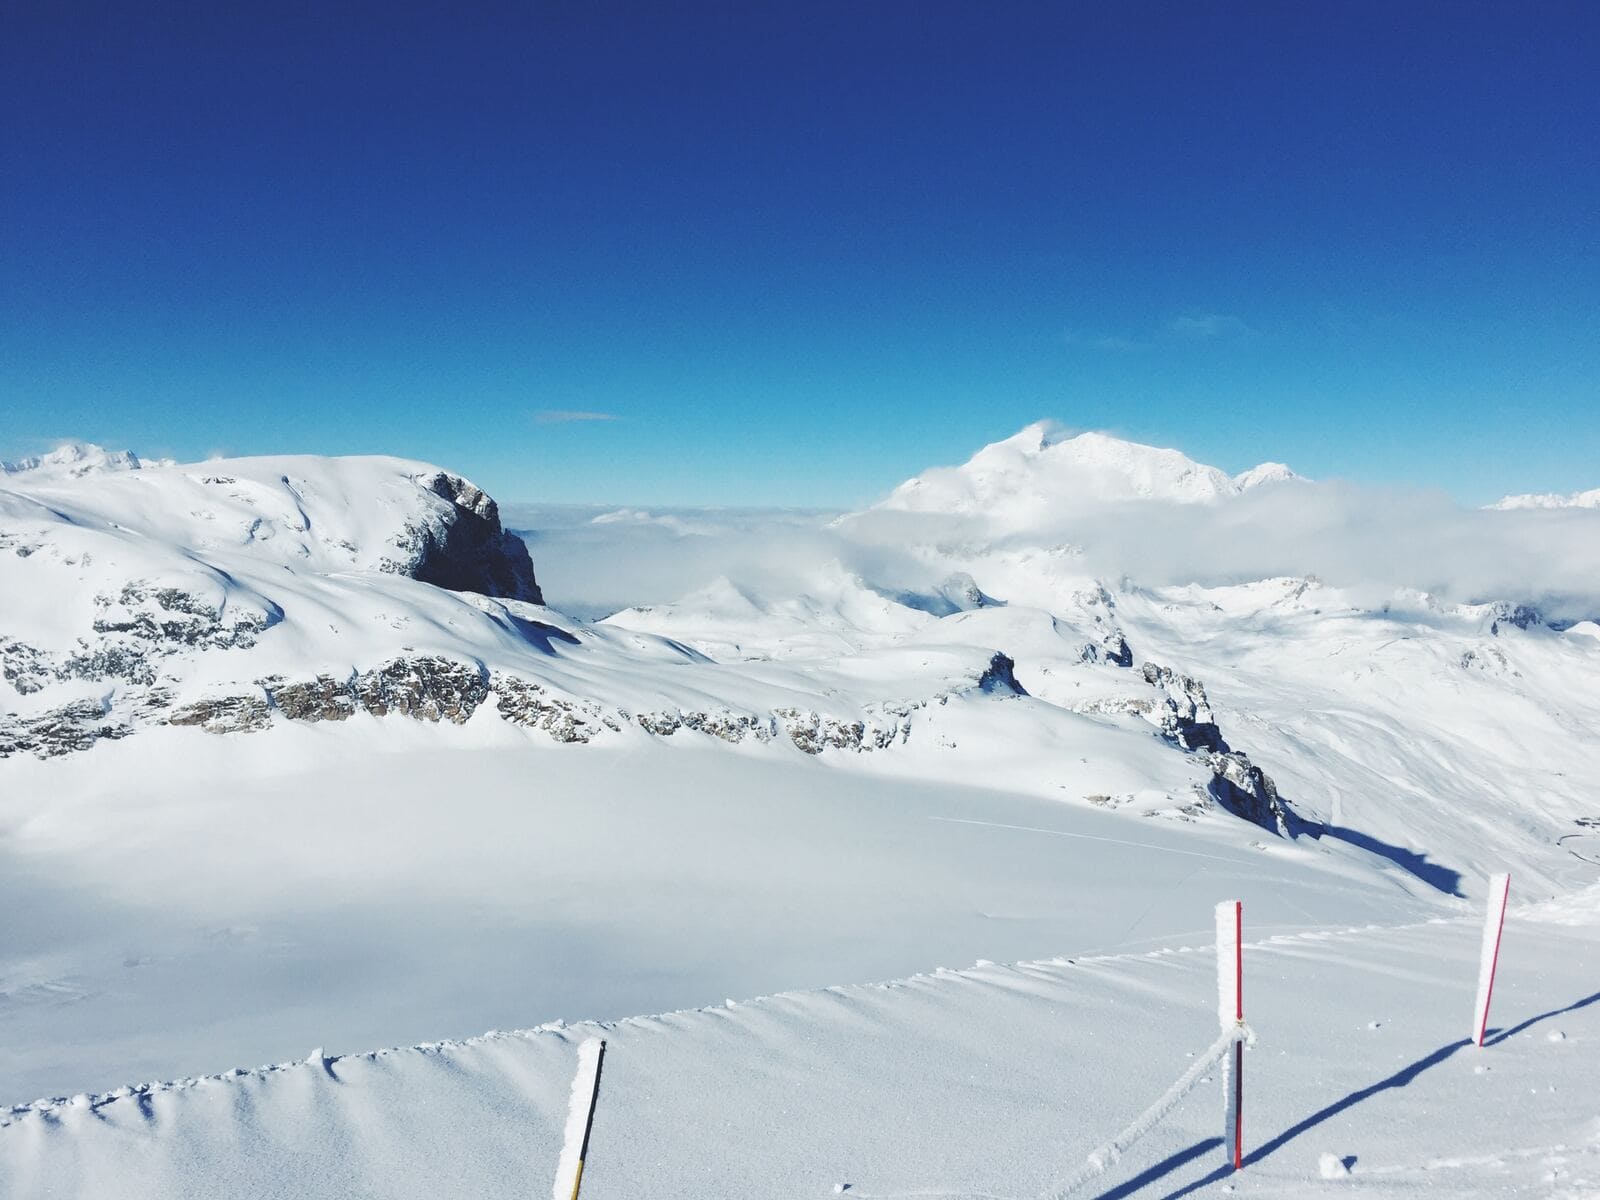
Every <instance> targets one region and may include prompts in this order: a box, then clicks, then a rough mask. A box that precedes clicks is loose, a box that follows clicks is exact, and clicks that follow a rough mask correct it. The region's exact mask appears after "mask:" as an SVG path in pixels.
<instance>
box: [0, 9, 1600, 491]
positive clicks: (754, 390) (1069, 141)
mask: <svg viewBox="0 0 1600 1200" xmlns="http://www.w3.org/2000/svg"><path fill="white" fill-rule="evenodd" d="M134 10H137V11H134ZM247 10H248V11H247ZM5 24H6V34H5V36H4V38H0V111H3V112H4V113H5V114H6V117H5V119H4V120H3V121H0V456H8V457H11V456H16V455H18V454H22V453H27V452H31V451H34V450H37V449H39V448H41V447H43V446H46V445H48V444H49V443H50V442H51V441H53V440H57V439H61V438H67V437H74V438H86V439H90V440H94V441H100V442H103V443H108V444H112V445H117V446H123V445H126V446H130V447H132V448H134V449H137V450H140V451H143V452H149V453H164V454H173V455H177V456H179V457H198V456H202V455H205V454H207V453H210V452H213V451H225V452H230V453H276V452H284V451H311V452H319V453H357V452H383V453H396V454H404V455H408V456H413V457H420V458H427V459H430V460H433V461H437V462H442V463H445V464H447V465H450V466H452V467H454V468H456V469H458V470H461V471H464V472H466V473H467V474H469V475H472V476H473V477H474V478H476V479H477V480H478V481H479V482H480V483H482V484H484V485H485V486H486V487H488V488H489V489H490V490H491V491H493V492H494V493H496V494H497V495H499V496H501V497H502V498H503V499H507V500H524V501H618V502H628V503H662V504H666V503H677V504H683V503H717V504H742V503H748V504H797V505H812V504H816V505H830V504H854V503H858V502H861V501H865V500H868V499H871V498H873V497H875V496H876V495H879V494H881V493H882V492H884V491H886V490H887V489H888V488H889V487H890V486H892V485H893V484H894V483H895V482H896V481H898V480H899V479H901V478H903V477H905V476H907V475H909V474H912V473H914V472H916V471H918V470H920V469H921V468H923V467H925V466H927V465H931V464H933V463H940V462H954V461H960V460H962V459H964V458H965V457H967V456H968V455H969V454H970V453H971V452H972V451H973V450H974V449H976V448H977V447H978V446H979V445H981V444H983V443H984V442H987V441H991V440H994V439H995V438H998V437H1003V436H1006V435H1007V434H1009V433H1012V432H1014V431H1015V430H1016V429H1017V428H1020V427H1021V426H1022V425H1024V424H1026V423H1027V422H1029V421H1031V420H1034V419H1036V418H1038V417H1046V416H1048V417H1055V418H1057V419H1060V420H1062V421H1064V422H1066V423H1067V424H1069V425H1073V426H1080V427H1085V428H1104V429H1110V430H1112V431H1114V432H1118V433H1121V434H1123V435H1125V436H1129V437H1133V438H1136V439H1139V440H1142V441H1150V442H1155V443H1159V444H1165V445H1176V446H1178V447H1179V448H1181V449H1183V450H1185V451H1186V452H1188V453H1190V454H1191V455H1193V456H1195V457H1197V458H1200V459H1202V460H1204V461H1208V462H1212V463H1215V464H1216V465H1219V466H1222V467H1225V468H1227V469H1230V470H1238V469H1241V468H1243V467H1246V466H1249V465H1251V464H1253V463H1255V462H1257V461H1259V460H1262V459H1268V458H1272V459H1282V460H1286V461H1288V462H1290V463H1291V464H1292V465H1294V466H1295V467H1296V468H1297V469H1299V470H1301V471H1302V472H1304V473H1307V474H1311V475H1315V476H1319V477H1328V476H1343V477H1347V478H1352V479H1357V480H1366V481H1374V482H1403V483H1410V484H1416V485H1420V486H1424V487H1438V488H1444V489H1446V490H1448V491H1450V492H1451V493H1453V494H1455V495H1457V496H1458V497H1460V498H1462V499H1463V500H1466V501H1469V502H1477V501H1481V500H1486V499H1490V498H1492V497H1494V496H1497V495H1499V494H1501V493H1503V492H1507V491H1526V490H1573V489H1577V488H1581V487H1593V486H1596V485H1600V153H1597V152H1596V146H1595V130H1596V129H1600V87H1596V86H1595V82H1594V81H1595V78H1596V77H1597V75H1600V9H1597V8H1596V7H1595V6H1594V5H1592V4H1571V5H1563V4H1539V5H1511V4H1506V5H1500V6H1496V5H1481V4H1469V3H1461V2H1459V0H1457V2H1455V3H1449V4H1439V5H1426V4H1399V5H1397V4H1393V3H1383V4H1370V5H1368V4H1360V3H1351V4H1338V5H1328V6H1305V5H1293V4H1269V5H1261V6H1259V7H1258V6H1251V5H1239V4H1216V5H1174V4H1155V5H1143V4H1136V3H1133V4H1125V3H1118V4H1109V3H1108V4H1101V5H1087V4H1070V3H1061V4H1034V3H998V4H989V3H983V4H979V3H970V4H942V3H935V2H919V3H904V4H897V3H880V2H868V3H852V4H838V5H834V4H828V3H815V4H806V5H782V6H780V5H767V4H761V3H750V2H748V0H746V2H744V3H717V4H686V5H659V4H649V5H638V6H633V5H620V4H610V3H605V2H604V0H596V2H593V3H579V2H577V0H561V2H558V3H521V4H508V5H504V6H496V5H492V4H485V5H478V6H470V5H466V6H463V5H457V6H448V7H447V6H444V5H439V6H437V7H425V6H414V5H406V4H403V3H401V4H383V5H377V4H374V5H367V6H364V5H361V4H338V5H312V4H294V3H288V4H284V5H281V6H280V5H272V6H267V5H260V6H245V5H200V4H185V5H173V6H164V5H162V4H160V3H152V4H139V5H123V4H118V5H105V6H86V5H76V4H73V3H71V2H70V0H65V2H61V3H50V4H46V3H42V2H40V3H33V2H29V0H23V2H22V3H19V4H14V5H10V6H8V8H7V11H6V17H5ZM576 414H590V415H599V414H603V415H605V416H606V417H608V418H611V419H562V418H563V416H565V417H566V418H573V417H574V416H575V415H576Z"/></svg>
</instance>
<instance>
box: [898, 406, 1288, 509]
mask: <svg viewBox="0 0 1600 1200" xmlns="http://www.w3.org/2000/svg"><path fill="white" fill-rule="evenodd" d="M1296 478H1298V476H1296V475H1295V473H1294V472H1293V471H1291V470H1290V469H1289V468H1288V467H1286V466H1284V465H1283V464H1282V463H1263V464H1261V465H1260V466H1258V467H1254V468H1252V469H1251V470H1249V471H1246V472H1244V473H1243V474H1241V475H1239V476H1238V477H1236V478H1234V477H1230V476H1228V475H1227V474H1226V473H1225V472H1223V471H1220V470H1218V469H1217V468H1216V467H1210V466H1206V465H1205V464H1203V463H1198V462H1195V461H1194V460H1193V459H1191V458H1189V457H1188V456H1187V455H1185V454H1183V453H1181V452H1180V451H1177V450H1169V449H1163V448H1161V447H1157V446H1146V445H1143V444H1141V443H1139V442H1130V441H1126V440H1124V439H1122V438H1118V437H1112V436H1111V435H1110V434H1105V433H1093V432H1091V433H1080V434H1077V435H1075V436H1074V435H1071V434H1068V433H1067V432H1066V431H1065V430H1064V429H1063V428H1062V427H1061V426H1060V425H1058V424H1056V423H1055V422H1052V421H1037V422H1035V423H1034V424H1032V425H1029V426H1027V427H1026V428H1025V429H1023V430H1021V431H1020V432H1019V433H1016V434H1014V435H1013V436H1011V437H1009V438H1006V439H1004V440H1003V441H999V442H994V443H993V444H991V445H988V446H985V447H984V448H983V449H982V450H980V451H978V452H977V453H976V454H974V455H973V456H972V458H970V459H969V460H968V461H967V462H966V463H965V464H963V465H962V466H959V467H938V468H934V469H933V470H930V471H926V472H924V473H923V474H921V475H918V476H916V477H915V478H914V479H909V480H907V481H906V482H905V483H902V484H901V485H900V486H899V487H897V488H896V489H895V490H894V492H893V493H892V494H891V495H890V496H889V498H888V499H887V500H885V501H884V502H883V503H882V504H881V505H879V508H881V509H886V510H891V511H902V512H930V513H947V514H952V515H974V516H976V515H983V516H987V517H989V518H991V519H994V520H997V521H998V522H1000V523H1002V524H1011V525H1026V524H1029V523H1031V522H1032V521H1034V520H1035V519H1037V518H1041V517H1045V516H1048V515H1050V514H1052V513H1055V512H1059V511H1061V510H1062V509H1083V508H1093V507H1097V506H1101V505H1110V504H1123V503H1128V502H1131V501H1145V500H1155V501H1165V502H1168V503H1177V504H1212V503H1216V502H1217V501H1219V500H1222V499H1225V498H1227V497H1231V496H1236V495H1238V494H1240V493H1241V492H1243V491H1246V490H1248V489H1250V488H1254V487H1258V486H1260V485H1262V484H1266V483H1276V482H1281V481H1284V480H1290V479H1296Z"/></svg>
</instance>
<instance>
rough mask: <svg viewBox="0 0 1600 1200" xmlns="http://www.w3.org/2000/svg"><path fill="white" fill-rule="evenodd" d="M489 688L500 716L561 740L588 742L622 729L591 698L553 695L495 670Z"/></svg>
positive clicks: (523, 680)
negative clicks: (589, 699) (608, 732)
mask: <svg viewBox="0 0 1600 1200" xmlns="http://www.w3.org/2000/svg"><path fill="white" fill-rule="evenodd" d="M489 688H490V690H491V691H492V692H493V693H494V695H495V697H496V700H497V702H498V705H499V710H500V719H501V720H504V721H510V722H511V723H512V724H513V725H522V726H525V727H527V728H529V729H542V730H544V731H545V732H546V733H548V734H549V735H550V736H551V737H553V738H555V740H556V741H558V742H587V741H589V740H591V739H592V738H594V737H595V736H596V735H598V734H599V733H600V732H601V731H602V730H605V729H610V730H612V731H615V730H618V729H620V728H621V723H620V722H619V721H618V720H617V718H616V717H615V716H613V715H611V714H608V713H605V712H604V711H602V710H601V708H600V706H599V705H598V704H595V703H593V702H592V701H581V700H569V699H565V698H563V697H560V696H552V695H550V693H549V692H548V691H547V690H546V689H545V688H543V687H540V686H539V685H538V684H537V683H530V682H529V681H528V680H526V679H518V678H517V677H516V676H514V675H505V674H501V673H500V672H498V671H497V672H495V674H494V675H492V676H491V677H490V679H489Z"/></svg>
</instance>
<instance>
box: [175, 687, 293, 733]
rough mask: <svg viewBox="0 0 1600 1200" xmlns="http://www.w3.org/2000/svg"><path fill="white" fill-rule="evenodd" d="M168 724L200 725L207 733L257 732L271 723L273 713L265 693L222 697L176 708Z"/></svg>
mask: <svg viewBox="0 0 1600 1200" xmlns="http://www.w3.org/2000/svg"><path fill="white" fill-rule="evenodd" d="M166 724H168V725H197V726H199V727H200V728H201V729H204V730H205V731H206V732H207V733H254V732H256V731H257V730H261V729H266V728H267V727H269V726H270V725H271V724H272V712H271V710H270V709H269V708H268V707H267V700H266V697H265V696H263V695H254V696H219V697H217V698H216V699H214V700H196V701H194V702H193V703H191V704H185V705H183V706H182V707H180V708H175V709H173V710H172V712H171V713H169V714H168V715H167V718H166Z"/></svg>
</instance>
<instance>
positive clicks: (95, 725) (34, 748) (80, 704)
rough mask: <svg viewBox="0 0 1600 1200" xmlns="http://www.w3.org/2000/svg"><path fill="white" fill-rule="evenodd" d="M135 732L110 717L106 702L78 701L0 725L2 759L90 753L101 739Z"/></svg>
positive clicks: (14, 718)
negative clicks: (27, 753)
mask: <svg viewBox="0 0 1600 1200" xmlns="http://www.w3.org/2000/svg"><path fill="white" fill-rule="evenodd" d="M132 732H133V730H132V728H131V727H130V726H129V725H128V724H127V723H126V722H124V721H121V720H118V719H116V718H114V717H113V716H112V715H111V712H110V706H109V704H107V703H106V702H105V701H104V700H78V701H74V702H73V703H71V704H65V705H62V706H61V707H60V708H52V709H50V710H49V711H48V712H43V713H39V714H37V715H36V716H32V717H11V718H9V719H7V720H5V721H4V722H0V758H7V757H9V756H10V755H13V754H21V753H25V752H29V751H31V752H32V753H34V754H36V755H38V756H39V757H40V758H53V757H55V756H56V755H58V754H70V753H71V752H73V751H74V750H87V749H88V748H89V747H90V746H92V745H94V744H95V743H96V742H97V741H99V740H101V739H102V738H120V737H126V736H127V735H128V734H130V733H132Z"/></svg>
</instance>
